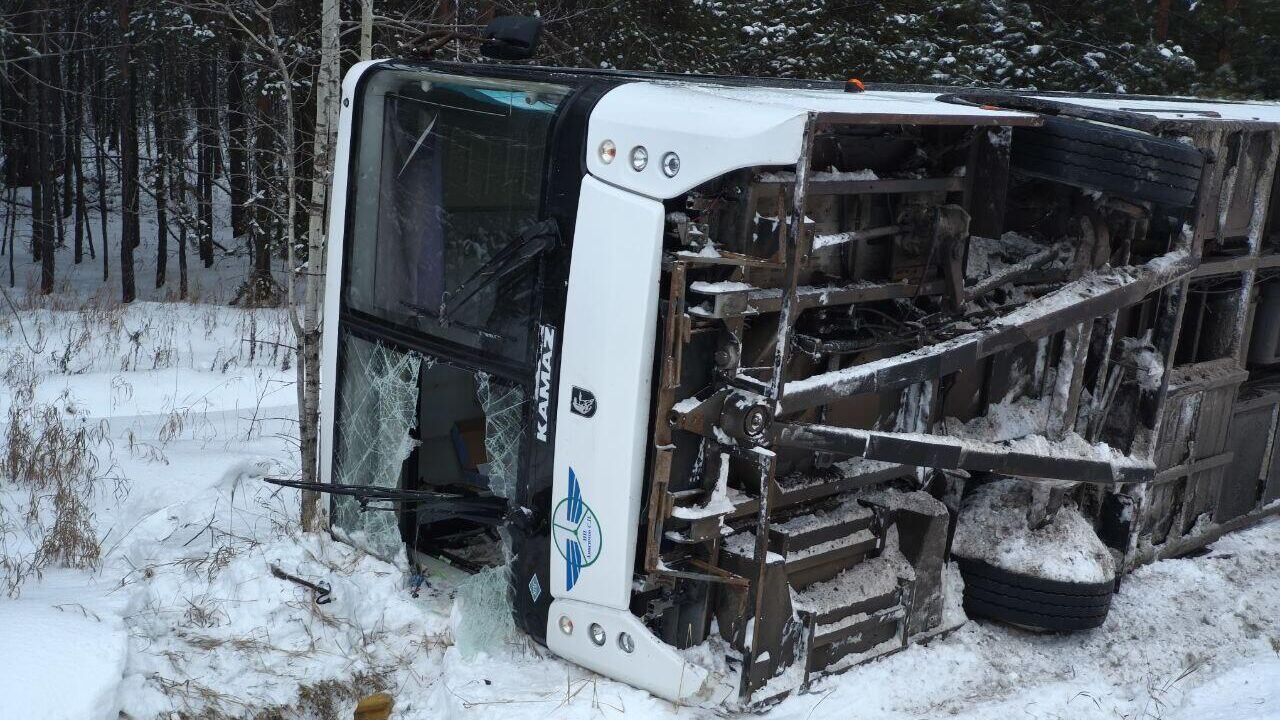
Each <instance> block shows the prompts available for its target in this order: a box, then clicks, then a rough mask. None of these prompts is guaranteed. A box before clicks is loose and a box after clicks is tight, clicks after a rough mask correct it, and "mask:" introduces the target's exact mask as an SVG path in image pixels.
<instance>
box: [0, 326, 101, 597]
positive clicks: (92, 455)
mask: <svg viewBox="0 0 1280 720" xmlns="http://www.w3.org/2000/svg"><path fill="white" fill-rule="evenodd" d="M0 367H2V371H0V380H2V381H3V383H4V385H5V387H6V388H7V390H8V392H9V393H10V397H11V402H10V405H9V415H8V417H7V421H8V426H7V428H6V431H5V437H4V447H3V453H2V454H0V477H3V478H5V480H6V481H7V482H8V483H12V484H13V485H14V486H16V487H18V488H20V489H23V490H25V491H26V492H27V502H26V507H25V509H24V510H23V511H22V518H21V525H22V527H23V529H24V531H25V533H26V535H27V536H28V537H30V538H31V539H32V541H33V542H32V547H31V549H30V550H29V551H26V552H21V551H12V550H11V549H10V548H9V547H8V545H7V543H5V542H4V541H5V539H6V531H7V532H8V533H12V532H13V531H14V530H15V526H16V525H18V520H17V519H16V518H13V517H4V516H0V543H4V546H3V547H0V568H3V569H4V571H5V572H4V577H3V583H4V587H5V590H6V591H7V592H8V594H9V595H10V596H16V595H17V594H18V593H19V592H20V591H21V587H22V585H23V583H24V582H25V581H26V580H27V579H28V578H31V577H39V576H40V575H41V574H42V573H43V571H44V570H45V568H48V567H50V566H55V565H61V566H65V567H76V568H93V567H96V566H97V563H98V558H99V555H100V553H101V550H102V548H101V543H100V540H99V538H98V537H97V534H96V532H95V530H94V527H93V511H92V510H91V508H90V506H89V502H90V500H92V498H93V497H94V495H95V494H97V493H98V492H99V491H100V490H101V486H102V484H103V481H104V480H105V479H106V477H107V475H106V473H105V472H104V471H103V469H102V467H101V463H100V461H99V458H98V448H99V446H101V445H103V444H109V440H108V439H107V425H106V423H105V422H103V423H97V424H93V423H89V422H88V421H86V420H84V419H83V418H79V417H78V410H77V408H76V407H75V404H74V403H73V402H72V400H71V399H70V398H69V397H68V396H67V395H66V394H63V395H62V396H60V397H59V398H58V399H57V400H56V401H55V402H52V403H46V402H37V401H36V398H35V390H36V386H37V384H38V382H39V374H38V373H37V372H36V369H35V363H34V361H33V359H32V358H31V357H30V356H29V355H26V354H24V353H21V352H14V351H10V352H7V353H4V354H3V355H0ZM117 489H118V490H119V489H122V488H120V487H119V486H118V487H117ZM2 512H3V510H2V509H0V513H2Z"/></svg>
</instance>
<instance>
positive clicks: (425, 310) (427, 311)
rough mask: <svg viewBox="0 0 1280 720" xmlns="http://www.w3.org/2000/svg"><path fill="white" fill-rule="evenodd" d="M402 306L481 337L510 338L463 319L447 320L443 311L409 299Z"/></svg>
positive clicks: (446, 325)
mask: <svg viewBox="0 0 1280 720" xmlns="http://www.w3.org/2000/svg"><path fill="white" fill-rule="evenodd" d="M400 306H401V307H403V308H405V309H406V310H409V311H412V312H413V314H414V315H416V316H417V317H425V318H431V319H432V320H435V321H436V322H437V323H439V324H441V325H443V326H445V327H457V328H462V329H463V330H469V331H471V332H473V333H475V334H476V335H479V336H480V337H484V338H488V339H490V340H498V341H500V342H504V341H506V340H508V338H507V336H505V335H500V334H498V333H496V332H494V331H492V330H486V329H484V328H482V327H479V326H476V325H472V324H471V323H465V322H462V321H461V320H451V321H450V320H446V319H445V317H444V316H443V315H442V313H440V312H439V311H437V310H432V309H431V308H429V307H424V306H422V305H416V304H414V303H411V302H409V301H407V300H401V301H400Z"/></svg>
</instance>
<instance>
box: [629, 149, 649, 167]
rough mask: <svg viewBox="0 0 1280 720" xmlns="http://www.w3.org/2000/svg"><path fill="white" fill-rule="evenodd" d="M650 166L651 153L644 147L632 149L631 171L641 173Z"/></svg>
mask: <svg viewBox="0 0 1280 720" xmlns="http://www.w3.org/2000/svg"><path fill="white" fill-rule="evenodd" d="M648 164H649V151H648V150H645V149H644V146H643V145H637V146H635V147H633V148H631V169H632V170H635V171H636V172H640V171H641V170H643V169H645V167H646V166H647V165H648Z"/></svg>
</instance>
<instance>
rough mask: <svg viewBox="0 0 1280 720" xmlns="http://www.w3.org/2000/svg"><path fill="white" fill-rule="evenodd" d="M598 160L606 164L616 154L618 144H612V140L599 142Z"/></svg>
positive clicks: (611, 160)
mask: <svg viewBox="0 0 1280 720" xmlns="http://www.w3.org/2000/svg"><path fill="white" fill-rule="evenodd" d="M599 152H600V162H602V163H604V164H605V165H608V164H609V163H611V162H613V158H614V157H616V156H617V155H618V146H617V145H614V144H613V141H612V140H605V141H604V142H602V143H600V151H599Z"/></svg>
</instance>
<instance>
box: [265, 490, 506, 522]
mask: <svg viewBox="0 0 1280 720" xmlns="http://www.w3.org/2000/svg"><path fill="white" fill-rule="evenodd" d="M263 480H264V481H265V482H268V483H270V484H272V485H280V486H282V487H291V488H297V489H299V490H311V491H314V492H320V493H329V494H330V495H345V496H347V497H352V498H355V499H356V501H357V502H359V503H360V509H361V510H391V509H393V508H394V507H395V506H396V505H424V507H423V508H421V510H420V512H422V511H425V512H427V513H428V514H430V515H432V516H437V517H439V518H459V519H463V520H471V521H473V522H478V523H483V524H488V525H498V524H500V523H501V522H502V519H503V517H504V516H505V515H506V511H507V501H506V499H504V498H500V497H497V496H493V497H484V496H480V495H455V494H452V493H439V492H432V491H429V490H403V489H400V488H388V487H381V486H379V485H342V484H339V483H319V482H303V481H301V480H286V479H284V478H263ZM371 502H385V503H390V507H378V506H370V505H369V503H371Z"/></svg>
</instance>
